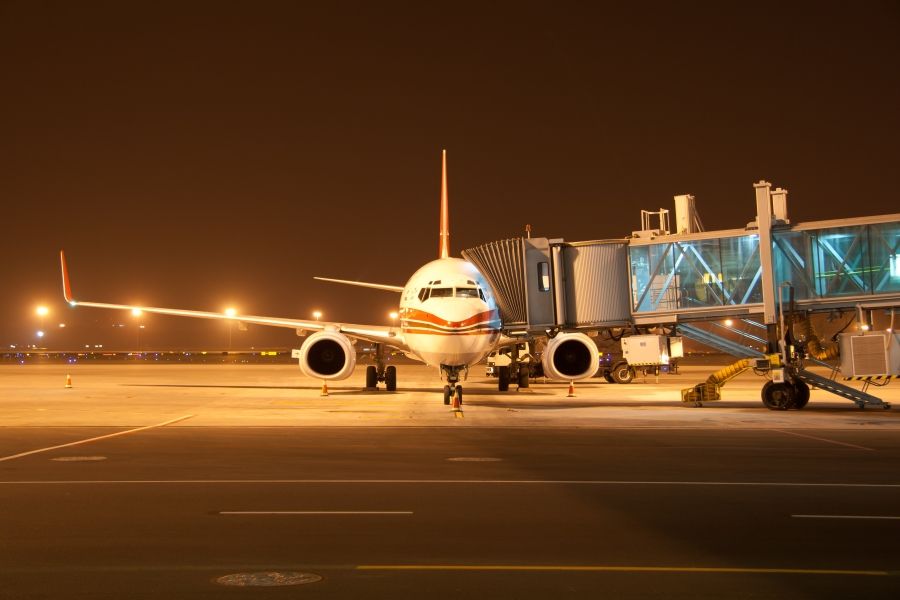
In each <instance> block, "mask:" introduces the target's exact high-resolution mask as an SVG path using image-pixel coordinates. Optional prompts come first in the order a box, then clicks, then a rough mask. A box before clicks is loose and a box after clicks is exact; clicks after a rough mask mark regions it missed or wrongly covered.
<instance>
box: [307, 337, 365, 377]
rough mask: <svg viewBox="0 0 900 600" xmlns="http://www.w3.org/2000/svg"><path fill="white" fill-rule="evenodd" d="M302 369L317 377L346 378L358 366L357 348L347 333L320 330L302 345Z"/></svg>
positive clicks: (310, 375) (309, 375)
mask: <svg viewBox="0 0 900 600" xmlns="http://www.w3.org/2000/svg"><path fill="white" fill-rule="evenodd" d="M299 358H300V370H301V371H303V374H304V375H307V376H308V377H315V378H316V379H346V378H348V377H350V374H351V373H353V369H354V368H356V348H354V347H353V342H351V341H350V338H348V337H347V336H346V335H344V334H342V333H338V332H336V331H319V332H317V333H314V334H312V335H311V336H309V337H308V338H306V341H305V342H303V345H302V346H300V357H299Z"/></svg>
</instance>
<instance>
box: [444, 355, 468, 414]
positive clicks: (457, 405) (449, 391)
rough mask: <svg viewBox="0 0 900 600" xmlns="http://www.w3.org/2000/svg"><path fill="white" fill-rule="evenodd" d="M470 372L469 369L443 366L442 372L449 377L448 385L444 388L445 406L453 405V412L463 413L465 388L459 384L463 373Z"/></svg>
mask: <svg viewBox="0 0 900 600" xmlns="http://www.w3.org/2000/svg"><path fill="white" fill-rule="evenodd" d="M464 370H465V371H468V369H467V367H451V366H448V365H441V372H442V373H445V374H446V376H447V385H445V386H444V405H450V404H451V403H452V404H453V410H455V411H460V412H461V411H462V402H463V388H462V386H461V385H460V384H459V374H460V372H461V371H464Z"/></svg>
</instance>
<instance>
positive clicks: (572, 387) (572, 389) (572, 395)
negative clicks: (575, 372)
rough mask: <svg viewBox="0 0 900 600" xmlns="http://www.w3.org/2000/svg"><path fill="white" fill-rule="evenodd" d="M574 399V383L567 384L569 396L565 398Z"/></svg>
mask: <svg viewBox="0 0 900 600" xmlns="http://www.w3.org/2000/svg"><path fill="white" fill-rule="evenodd" d="M574 397H575V382H574V381H570V382H569V395H568V396H566V398H574Z"/></svg>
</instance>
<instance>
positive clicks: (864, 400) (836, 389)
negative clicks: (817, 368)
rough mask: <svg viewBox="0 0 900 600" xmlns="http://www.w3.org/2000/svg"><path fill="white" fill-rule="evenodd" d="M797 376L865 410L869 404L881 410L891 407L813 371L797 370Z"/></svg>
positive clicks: (879, 399)
mask: <svg viewBox="0 0 900 600" xmlns="http://www.w3.org/2000/svg"><path fill="white" fill-rule="evenodd" d="M796 375H797V377H798V378H799V379H800V380H802V381H804V382H806V383H807V384H809V385H813V386H815V387H817V388H819V389H821V390H825V391H826V392H829V393H832V394H834V395H836V396H840V397H841V398H846V399H847V400H851V401H853V402H855V403H856V405H857V406H858V407H859V408H865V407H866V405H867V404H868V405H870V406H878V407H880V408H890V407H891V405H890V404H889V403H888V402H884V401H883V400H882V399H881V398H876V397H875V396H873V395H871V394H867V393H865V392H861V391H859V390H858V389H856V388H852V387H850V386H848V385H844V384H842V383H838V382H837V381H834V380H833V379H828V378H827V377H822V376H821V375H817V374H816V373H813V372H812V371H807V370H806V369H797V372H796Z"/></svg>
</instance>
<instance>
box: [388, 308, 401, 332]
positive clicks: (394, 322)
mask: <svg viewBox="0 0 900 600" xmlns="http://www.w3.org/2000/svg"><path fill="white" fill-rule="evenodd" d="M398 316H400V315H398V314H397V311H396V310H392V311H391V312H389V313H388V317H389V318H390V319H391V328H393V327H396V326H397V317H398Z"/></svg>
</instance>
